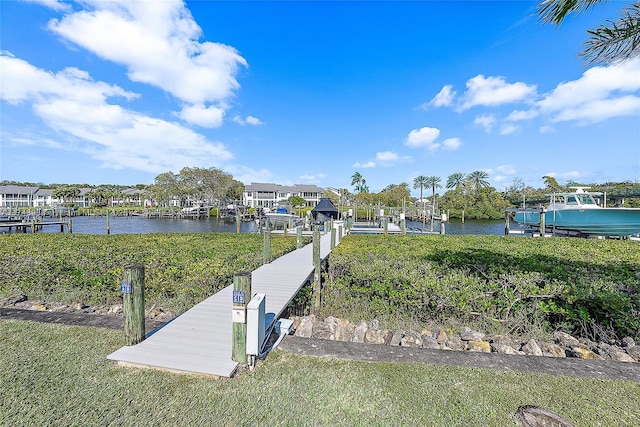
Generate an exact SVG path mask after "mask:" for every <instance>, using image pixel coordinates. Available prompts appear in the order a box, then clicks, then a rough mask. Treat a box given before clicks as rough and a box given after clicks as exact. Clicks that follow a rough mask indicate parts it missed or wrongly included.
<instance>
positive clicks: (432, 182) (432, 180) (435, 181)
mask: <svg viewBox="0 0 640 427" xmlns="http://www.w3.org/2000/svg"><path fill="white" fill-rule="evenodd" d="M440 181H441V179H440V177H439V176H430V177H428V178H427V185H428V186H430V187H431V212H433V213H434V214H435V211H436V188H442V185H440ZM431 225H432V226H433V221H431ZM432 231H433V230H432Z"/></svg>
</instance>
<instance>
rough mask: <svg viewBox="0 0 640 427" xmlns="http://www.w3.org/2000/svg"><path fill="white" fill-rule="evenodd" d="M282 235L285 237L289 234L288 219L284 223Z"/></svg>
mask: <svg viewBox="0 0 640 427" xmlns="http://www.w3.org/2000/svg"><path fill="white" fill-rule="evenodd" d="M282 235H283V236H284V237H287V236H289V224H287V222H286V221H284V222H283V223H282Z"/></svg>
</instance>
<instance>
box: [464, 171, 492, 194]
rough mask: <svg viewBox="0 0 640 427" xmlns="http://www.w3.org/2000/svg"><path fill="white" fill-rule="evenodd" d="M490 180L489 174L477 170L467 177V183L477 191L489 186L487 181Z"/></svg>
mask: <svg viewBox="0 0 640 427" xmlns="http://www.w3.org/2000/svg"><path fill="white" fill-rule="evenodd" d="M488 178H489V174H488V173H486V172H485V171H481V170H477V171H473V172H471V173H470V174H469V175H468V176H467V182H468V183H469V185H470V186H471V187H473V188H474V189H475V190H476V191H477V190H479V189H481V188H484V187H488V186H489V181H487V179H488Z"/></svg>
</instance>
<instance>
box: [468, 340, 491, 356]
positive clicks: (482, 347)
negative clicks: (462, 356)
mask: <svg viewBox="0 0 640 427" xmlns="http://www.w3.org/2000/svg"><path fill="white" fill-rule="evenodd" d="M464 349H465V350H467V351H471V352H476V353H491V345H490V344H489V343H488V342H487V341H475V340H469V341H467V344H466V345H465V348H464Z"/></svg>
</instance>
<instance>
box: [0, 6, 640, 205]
mask: <svg viewBox="0 0 640 427" xmlns="http://www.w3.org/2000/svg"><path fill="white" fill-rule="evenodd" d="M624 4H625V3H623V2H616V1H613V2H611V3H609V4H607V5H604V6H599V7H597V8H594V9H593V10H592V11H590V12H589V13H587V14H584V15H581V16H572V17H570V18H569V19H568V20H567V21H566V22H565V23H564V24H563V25H562V26H560V27H558V28H556V27H554V26H551V25H541V24H540V23H539V22H538V21H537V18H536V16H535V5H536V2H530V1H514V2H508V1H491V2H485V1H469V2H459V1H448V2H438V1H421V2H418V1H415V2H380V1H377V2H356V1H343V2H339V1H328V2H312V1H283V2H270V1H259V2H250V1H229V2H225V1H221V2H213V1H195V2H182V1H179V0H162V1H153V2H152V1H142V2H135V1H129V0H118V1H116V0H114V1H96V0H83V1H78V2H74V1H65V0H60V1H56V0H30V1H4V0H3V1H1V2H0V8H1V10H0V16H1V18H0V19H1V22H0V24H1V30H0V31H1V34H0V35H1V39H0V40H1V41H0V43H1V45H0V49H1V51H2V53H1V55H0V99H1V101H0V108H1V111H0V124H1V129H0V144H1V145H0V156H1V157H0V180H14V181H30V182H43V183H89V184H96V185H97V184H103V183H104V184H124V185H133V184H138V183H141V184H150V183H153V181H154V178H155V177H156V176H157V175H158V174H160V173H162V172H167V171H172V172H175V173H177V172H179V170H180V169H181V168H182V167H185V166H189V167H203V168H208V167H218V168H220V169H223V170H225V171H227V172H229V173H231V174H233V176H234V177H235V178H236V179H238V180H240V181H242V182H244V183H246V184H249V183H251V182H276V183H280V184H294V183H299V184H317V185H319V186H321V187H346V188H351V186H350V183H351V176H352V175H353V174H354V172H356V171H358V172H360V173H361V174H362V176H363V177H364V178H365V179H366V181H367V184H368V185H369V188H370V189H371V191H379V190H381V189H382V188H383V187H385V186H387V185H389V184H399V183H401V182H403V181H405V182H409V183H412V181H413V178H415V177H416V176H418V175H427V176H432V175H435V176H440V177H441V178H442V181H443V183H444V182H446V178H447V176H448V175H450V174H452V173H454V172H463V173H469V172H472V171H474V170H484V171H487V172H488V173H489V177H490V178H489V181H490V182H491V184H492V185H494V186H495V187H496V188H498V189H500V190H502V189H504V188H505V187H507V186H508V185H510V184H511V183H512V182H513V180H514V179H515V178H520V179H522V180H524V182H525V183H527V184H529V185H532V186H534V187H541V186H542V176H544V175H553V176H555V177H556V178H557V179H558V181H560V182H565V181H568V180H576V181H580V182H606V181H625V180H633V181H638V180H640V60H632V61H627V62H625V63H623V64H619V65H614V66H608V67H586V66H585V65H584V63H583V62H582V61H581V59H580V58H578V56H577V52H578V51H579V50H580V49H581V45H582V43H583V42H584V41H585V39H586V37H587V35H586V30H587V29H589V28H593V27H596V26H597V25H599V24H601V23H603V22H604V21H605V20H607V19H615V18H616V16H617V14H618V10H619V9H620V8H621V7H622V6H624ZM351 189H352V188H351ZM418 193H419V190H414V195H418Z"/></svg>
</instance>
